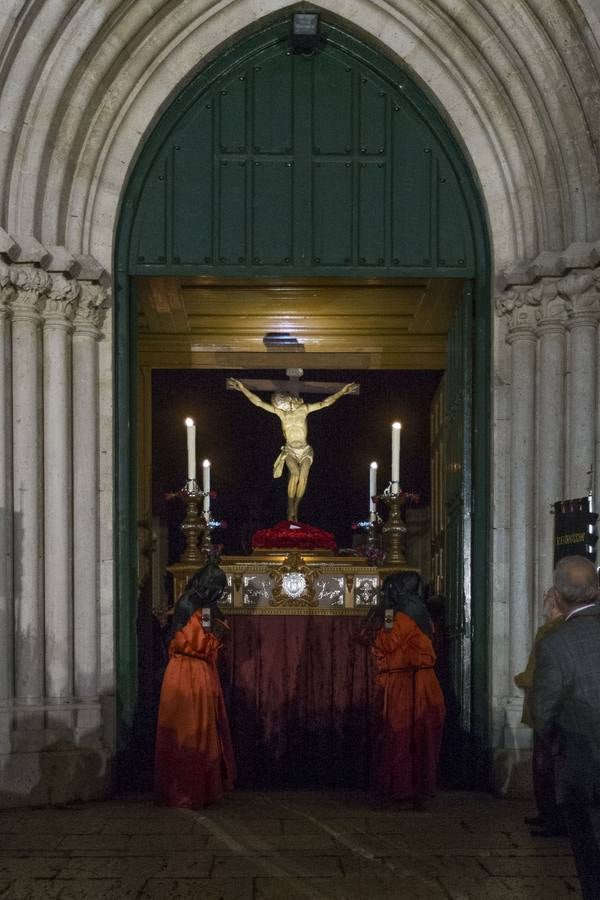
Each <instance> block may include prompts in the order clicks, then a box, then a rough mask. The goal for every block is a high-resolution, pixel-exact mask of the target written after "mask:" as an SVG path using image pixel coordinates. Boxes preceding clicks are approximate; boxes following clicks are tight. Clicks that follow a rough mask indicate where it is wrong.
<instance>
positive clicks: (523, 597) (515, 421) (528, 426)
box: [502, 291, 536, 744]
mask: <svg viewBox="0 0 600 900" xmlns="http://www.w3.org/2000/svg"><path fill="white" fill-rule="evenodd" d="M530 301H533V302H535V299H534V298H530V297H529V296H528V294H527V292H525V291H513V292H511V293H510V294H509V296H508V297H504V298H503V300H502V302H503V303H504V304H505V306H506V309H507V311H508V312H509V313H510V319H509V330H508V335H507V341H508V343H509V344H510V346H511V387H510V405H511V439H510V454H511V479H510V540H509V549H510V562H509V571H510V577H509V584H510V587H509V610H510V611H509V643H510V650H509V676H510V682H511V696H510V697H509V698H508V700H507V724H508V726H509V731H510V738H509V740H510V741H511V742H512V743H513V744H514V743H517V744H519V743H521V742H523V743H528V742H529V740H530V736H529V733H528V730H527V729H520V727H519V723H520V718H521V712H522V707H523V696H522V693H521V691H519V689H518V688H517V687H515V686H514V683H513V681H512V679H513V677H514V676H515V674H516V673H517V672H522V671H523V669H524V668H525V665H526V663H527V658H528V655H529V651H530V649H531V632H532V628H531V603H532V595H533V572H534V554H535V547H534V541H533V530H534V524H535V479H534V473H535V466H534V459H535V363H536V322H535V315H534V307H533V306H532V305H531V302H530Z"/></svg>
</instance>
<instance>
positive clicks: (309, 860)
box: [213, 853, 342, 878]
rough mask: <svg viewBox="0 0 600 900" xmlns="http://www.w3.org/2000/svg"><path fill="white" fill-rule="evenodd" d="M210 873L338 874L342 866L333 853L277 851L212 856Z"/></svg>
mask: <svg viewBox="0 0 600 900" xmlns="http://www.w3.org/2000/svg"><path fill="white" fill-rule="evenodd" d="M213 875H214V877H221V878H224V877H230V878H231V877H237V876H240V877H241V876H242V875H247V876H251V875H261V876H265V877H269V876H270V877H283V876H287V875H303V876H307V877H309V876H311V875H312V876H315V877H323V876H326V877H333V876H336V875H337V876H338V877H340V876H341V875H342V869H341V866H340V863H339V859H338V858H337V856H325V855H312V854H307V853H298V854H293V853H277V854H272V855H270V856H267V855H265V856H216V857H215V864H214V868H213Z"/></svg>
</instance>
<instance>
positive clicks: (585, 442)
mask: <svg viewBox="0 0 600 900" xmlns="http://www.w3.org/2000/svg"><path fill="white" fill-rule="evenodd" d="M559 289H560V293H561V295H562V296H563V297H564V299H565V300H566V301H567V304H568V315H569V323H568V328H569V331H570V333H571V340H570V348H569V390H568V404H569V409H568V421H569V431H568V435H567V440H568V445H567V479H566V494H567V497H569V498H571V497H585V496H586V494H587V493H588V491H589V490H590V489H591V487H592V483H593V482H592V477H593V467H594V456H595V443H596V378H597V375H596V327H597V324H598V319H599V312H600V295H599V293H598V289H597V286H596V282H595V281H594V277H593V275H592V271H591V270H590V269H584V270H580V271H578V270H574V271H572V272H571V273H570V274H569V275H567V276H566V277H565V278H562V279H560V283H559Z"/></svg>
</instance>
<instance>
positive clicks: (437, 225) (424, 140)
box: [129, 23, 475, 277]
mask: <svg viewBox="0 0 600 900" xmlns="http://www.w3.org/2000/svg"><path fill="white" fill-rule="evenodd" d="M322 32H323V36H324V39H325V40H324V43H323V48H322V50H321V51H320V52H319V53H316V54H315V55H312V56H302V55H293V54H290V53H289V52H288V49H287V38H288V33H289V24H288V23H284V24H281V25H278V26H273V27H271V28H270V29H267V30H266V31H265V32H264V33H263V34H261V36H260V38H259V37H257V38H255V39H254V42H253V43H252V42H251V43H250V44H249V46H248V49H247V52H246V53H244V54H241V55H240V54H239V53H237V54H236V55H235V56H233V57H232V58H231V59H229V58H228V57H226V58H225V59H224V60H223V63H222V65H221V66H220V67H219V68H220V70H215V67H212V69H210V70H208V71H207V72H206V73H203V74H202V76H200V77H199V78H198V79H196V81H195V82H194V83H193V84H192V85H191V86H190V87H189V88H188V89H186V91H185V92H184V93H183V94H182V96H181V97H180V98H179V99H178V100H177V101H176V103H175V104H174V109H173V110H171V111H170V114H169V115H168V116H166V117H165V118H164V119H163V121H161V123H160V124H159V126H158V128H157V131H156V133H155V134H154V135H153V136H152V139H151V141H150V147H151V150H150V149H149V152H148V154H147V156H146V158H145V160H144V162H145V165H144V166H143V167H140V166H138V168H137V169H136V172H135V174H134V176H133V180H132V185H131V190H130V192H129V193H130V195H131V199H132V201H133V202H134V203H135V221H134V227H133V236H132V240H131V247H130V256H129V268H130V271H132V272H135V273H136V274H144V273H145V274H164V269H165V268H168V270H169V271H171V272H185V271H193V272H194V273H195V274H199V273H202V272H207V273H208V272H215V271H217V272H219V273H220V274H224V275H226V274H230V275H240V274H242V275H246V276H247V275H248V274H249V273H252V274H253V275H255V276H257V277H260V276H261V275H274V274H278V275H288V276H290V275H296V274H298V273H301V274H306V273H307V272H310V273H311V274H313V275H354V276H355V275H357V274H358V275H364V276H368V275H370V274H378V275H381V274H386V275H400V274H412V275H431V274H440V275H442V274H443V275H445V276H448V275H456V276H464V275H467V274H472V273H473V272H474V269H475V248H474V241H473V235H472V228H471V216H472V212H473V211H472V210H471V209H470V205H471V204H470V198H469V196H468V195H469V191H468V190H465V188H466V187H467V182H466V180H465V172H464V171H462V165H461V163H460V161H458V160H457V159H455V158H454V157H453V154H452V153H449V152H448V147H447V142H446V141H445V140H444V138H445V137H446V134H445V129H444V128H443V127H441V128H439V129H438V128H432V127H431V122H430V121H429V119H430V118H431V117H428V116H426V115H424V112H425V110H424V108H423V102H424V98H423V95H422V94H421V93H420V92H419V91H417V90H416V88H415V86H414V85H413V84H412V83H411V82H409V81H408V80H407V79H406V78H405V77H404V76H402V75H401V74H400V72H399V71H398V70H397V69H395V67H392V66H389V65H388V66H386V65H384V66H381V65H379V66H378V67H376V66H375V65H374V62H375V61H376V60H377V57H376V56H375V55H374V54H373V53H372V52H370V51H368V50H367V48H365V47H364V45H362V44H360V43H358V42H357V41H355V40H353V39H351V38H349V37H348V35H344V34H343V33H341V32H340V31H339V29H337V28H335V27H334V26H332V25H323V26H322ZM378 62H379V63H381V62H382V60H381V59H379V60H378ZM432 112H433V111H432ZM438 124H440V125H441V123H438ZM457 162H458V165H457Z"/></svg>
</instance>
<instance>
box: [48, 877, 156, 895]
mask: <svg viewBox="0 0 600 900" xmlns="http://www.w3.org/2000/svg"><path fill="white" fill-rule="evenodd" d="M144 883H145V879H144V880H140V879H131V880H127V881H123V880H119V879H117V878H93V879H92V878H91V879H89V880H81V881H67V882H64V881H63V882H62V885H63V888H62V890H61V892H60V894H59V898H60V900H137V898H138V897H139V895H140V892H141V890H142V888H143V886H144Z"/></svg>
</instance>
